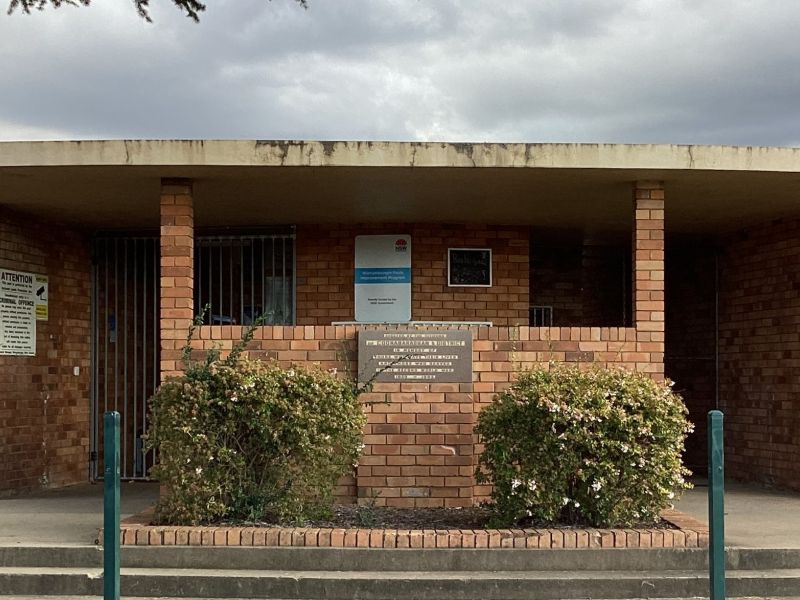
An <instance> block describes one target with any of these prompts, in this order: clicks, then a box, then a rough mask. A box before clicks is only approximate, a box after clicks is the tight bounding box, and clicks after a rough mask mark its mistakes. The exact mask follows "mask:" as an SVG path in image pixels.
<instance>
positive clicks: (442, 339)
mask: <svg viewBox="0 0 800 600" xmlns="http://www.w3.org/2000/svg"><path fill="white" fill-rule="evenodd" d="M358 379H359V381H360V382H361V383H366V382H368V381H381V382H391V381H396V382H417V383H470V382H472V332H470V331H465V330H458V329H453V330H437V331H414V330H408V331H406V330H394V331H387V330H376V331H361V332H359V334H358Z"/></svg>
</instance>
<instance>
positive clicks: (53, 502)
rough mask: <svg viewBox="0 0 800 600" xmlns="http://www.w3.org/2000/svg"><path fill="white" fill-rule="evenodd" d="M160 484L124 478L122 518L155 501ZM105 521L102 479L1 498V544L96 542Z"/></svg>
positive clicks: (61, 544) (74, 543)
mask: <svg viewBox="0 0 800 600" xmlns="http://www.w3.org/2000/svg"><path fill="white" fill-rule="evenodd" d="M158 487H159V486H158V484H157V483H145V482H136V483H127V482H124V483H123V484H122V490H121V492H122V502H121V513H122V518H125V517H127V516H130V515H132V514H136V513H138V512H141V511H143V510H144V509H146V508H147V507H149V506H152V505H153V504H155V502H156V500H157V499H158ZM102 525H103V484H102V482H100V483H97V484H90V483H82V484H79V485H74V486H70V487H67V488H63V489H59V490H46V491H42V492H37V493H35V494H32V495H29V496H24V497H20V498H0V545H11V544H20V545H26V546H30V545H40V544H49V545H59V546H63V545H84V544H93V543H94V541H95V539H96V538H97V532H98V529H100V528H101V527H102Z"/></svg>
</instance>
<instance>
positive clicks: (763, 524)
mask: <svg viewBox="0 0 800 600" xmlns="http://www.w3.org/2000/svg"><path fill="white" fill-rule="evenodd" d="M675 508H676V509H678V510H680V511H683V512H685V513H687V514H689V515H691V516H693V517H694V518H695V519H698V520H700V521H702V522H704V523H707V522H708V487H707V485H706V483H705V482H702V483H698V484H697V485H696V487H695V488H694V489H693V490H690V491H689V492H687V493H686V494H684V496H683V498H681V499H680V501H678V503H677V504H676V505H675ZM725 543H726V545H728V546H738V547H742V548H800V493H792V492H780V491H776V490H769V489H765V488H762V487H757V486H753V485H745V484H741V483H732V482H727V483H726V485H725Z"/></svg>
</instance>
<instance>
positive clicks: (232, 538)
mask: <svg viewBox="0 0 800 600" xmlns="http://www.w3.org/2000/svg"><path fill="white" fill-rule="evenodd" d="M151 516H152V513H151V512H150V511H147V512H144V513H142V514H140V515H136V516H134V517H131V518H129V519H126V520H125V521H123V523H122V526H121V536H120V539H121V541H122V544H123V545H126V546H134V545H135V546H272V547H275V546H306V547H316V548H531V549H555V548H559V549H561V548H703V547H707V546H708V527H707V526H706V525H704V524H703V523H701V522H699V521H697V520H695V519H693V518H691V517H689V516H688V515H685V514H683V513H680V512H678V511H674V510H669V511H664V513H662V517H663V518H664V520H666V521H668V522H669V523H670V524H672V525H673V526H674V527H675V529H592V528H587V529H477V530H473V529H334V528H318V527H230V526H226V527H220V526H198V527H175V526H159V525H150V524H149V523H150V520H151ZM100 538H102V532H101V536H100Z"/></svg>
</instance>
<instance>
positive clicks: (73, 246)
mask: <svg viewBox="0 0 800 600" xmlns="http://www.w3.org/2000/svg"><path fill="white" fill-rule="evenodd" d="M0 267H3V268H7V269H14V270H18V271H28V272H33V273H39V274H45V275H47V276H48V277H49V313H50V314H49V319H48V320H47V321H37V327H36V356H35V357H24V356H0V495H7V494H11V493H18V492H23V491H29V490H35V489H38V488H42V487H59V486H64V485H68V484H72V483H77V482H80V481H86V480H87V478H88V461H89V419H90V414H89V413H90V406H89V382H90V372H89V371H90V273H91V258H90V247H89V241H88V238H87V237H86V236H84V235H82V234H80V233H77V232H75V231H71V230H70V229H68V228H65V227H63V226H60V225H56V224H45V223H43V222H42V221H41V220H40V219H34V218H30V217H23V216H21V215H15V214H13V213H11V212H8V211H6V210H3V209H0ZM74 367H79V368H80V374H79V375H77V376H76V375H74V374H73V368H74Z"/></svg>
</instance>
